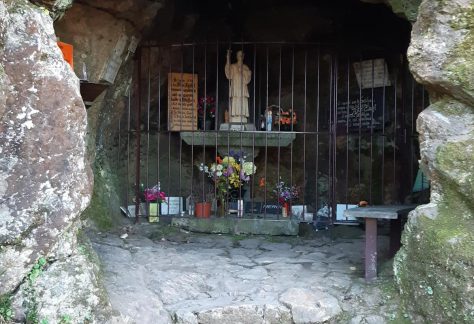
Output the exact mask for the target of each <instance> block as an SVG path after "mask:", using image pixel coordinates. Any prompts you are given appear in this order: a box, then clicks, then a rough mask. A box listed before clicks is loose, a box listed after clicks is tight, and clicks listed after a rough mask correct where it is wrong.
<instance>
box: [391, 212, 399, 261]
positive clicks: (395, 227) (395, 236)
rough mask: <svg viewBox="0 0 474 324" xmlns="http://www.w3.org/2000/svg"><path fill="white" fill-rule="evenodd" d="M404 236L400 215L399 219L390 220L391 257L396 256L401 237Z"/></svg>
mask: <svg viewBox="0 0 474 324" xmlns="http://www.w3.org/2000/svg"><path fill="white" fill-rule="evenodd" d="M401 237H402V219H401V216H399V217H398V218H397V219H391V220H390V257H393V256H395V254H396V253H397V251H398V250H400V246H401V244H400V239H401Z"/></svg>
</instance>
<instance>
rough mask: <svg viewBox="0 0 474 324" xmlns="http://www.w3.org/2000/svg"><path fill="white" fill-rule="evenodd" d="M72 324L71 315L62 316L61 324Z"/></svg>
mask: <svg viewBox="0 0 474 324" xmlns="http://www.w3.org/2000/svg"><path fill="white" fill-rule="evenodd" d="M69 323H72V318H71V316H70V315H67V314H65V315H62V316H61V318H60V319H59V324H69Z"/></svg>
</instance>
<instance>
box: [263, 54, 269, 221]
mask: <svg viewBox="0 0 474 324" xmlns="http://www.w3.org/2000/svg"><path fill="white" fill-rule="evenodd" d="M266 59H267V62H266V81H267V82H266V95H265V102H266V106H265V107H266V108H267V109H268V108H269V105H268V81H269V75H268V73H269V72H268V69H269V50H268V46H267V47H266ZM265 118H266V116H265ZM267 163H268V129H266V132H265V172H264V174H265V177H264V192H263V196H264V197H263V198H264V199H263V201H264V205H266V204H267V165H268V164H267ZM263 218H264V219H265V218H267V209H266V208H265V209H264V210H263Z"/></svg>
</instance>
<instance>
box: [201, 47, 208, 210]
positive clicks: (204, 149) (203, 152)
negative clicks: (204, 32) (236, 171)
mask: <svg viewBox="0 0 474 324" xmlns="http://www.w3.org/2000/svg"><path fill="white" fill-rule="evenodd" d="M206 96H207V45H204V98H205V97H206ZM206 111H207V109H206V105H204V111H203V117H202V118H203V125H204V127H203V134H204V133H206V122H205V121H206V119H205V118H206ZM202 163H203V164H206V142H204V145H203V147H202ZM201 174H202V201H206V197H205V195H206V188H205V186H206V184H205V174H204V172H201Z"/></svg>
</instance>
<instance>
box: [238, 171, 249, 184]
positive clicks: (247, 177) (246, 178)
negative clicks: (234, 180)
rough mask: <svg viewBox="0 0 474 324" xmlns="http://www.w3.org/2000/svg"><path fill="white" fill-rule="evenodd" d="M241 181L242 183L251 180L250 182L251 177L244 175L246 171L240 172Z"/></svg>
mask: <svg viewBox="0 0 474 324" xmlns="http://www.w3.org/2000/svg"><path fill="white" fill-rule="evenodd" d="M240 180H242V181H249V180H250V176H246V175H245V173H244V170H240Z"/></svg>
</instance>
